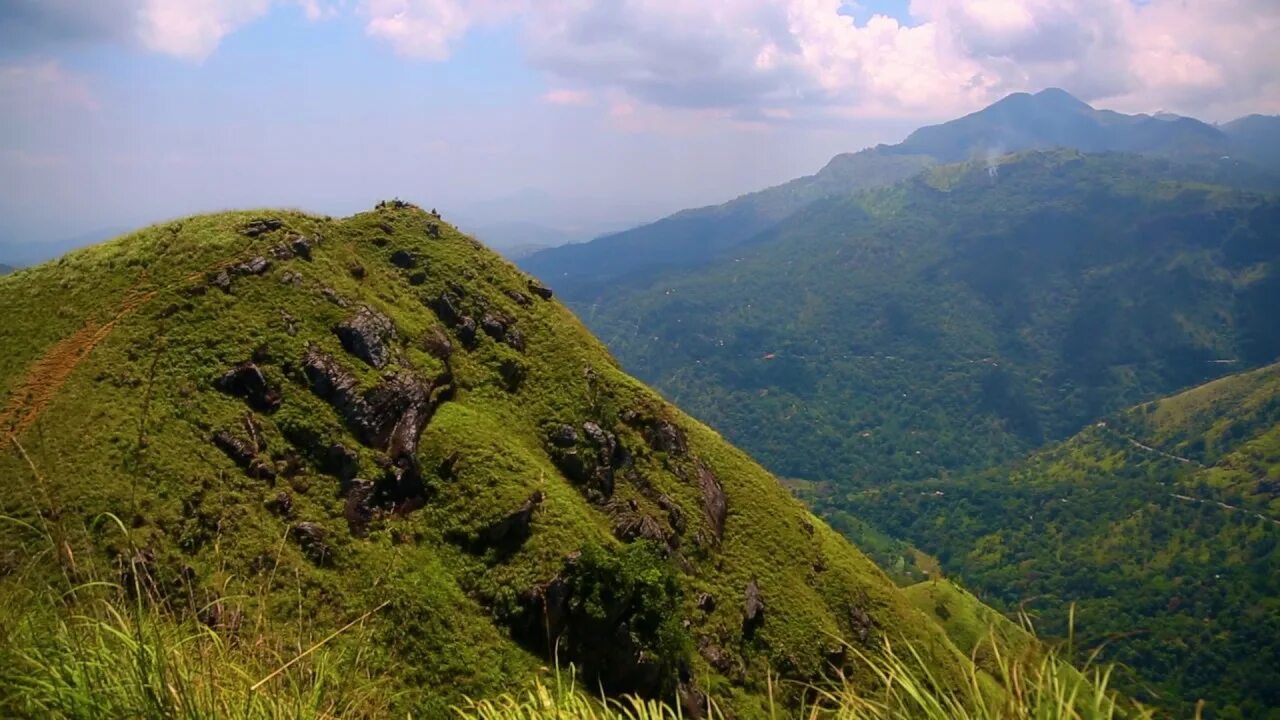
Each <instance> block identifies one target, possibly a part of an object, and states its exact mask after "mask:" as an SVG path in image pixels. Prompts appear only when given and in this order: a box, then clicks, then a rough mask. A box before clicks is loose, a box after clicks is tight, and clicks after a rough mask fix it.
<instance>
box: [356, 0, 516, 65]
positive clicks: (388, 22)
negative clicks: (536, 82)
mask: <svg viewBox="0 0 1280 720" xmlns="http://www.w3.org/2000/svg"><path fill="white" fill-rule="evenodd" d="M522 7H523V3H522V2H520V1H519V0H363V1H362V2H361V4H360V14H361V15H362V16H363V17H364V19H365V32H367V33H368V34H370V35H373V36H375V37H380V38H382V39H383V40H386V41H387V42H389V43H391V46H392V47H393V48H395V51H396V52H397V53H399V54H401V55H404V56H406V57H414V58H422V59H427V60H444V59H445V58H447V57H449V52H450V49H451V48H450V44H451V43H452V42H453V41H454V40H457V39H458V38H460V37H462V36H463V35H464V34H465V33H466V32H467V31H468V30H469V29H471V28H472V27H473V26H474V25H477V24H484V23H490V22H495V21H498V20H501V19H503V18H505V17H507V16H509V15H511V14H514V13H515V12H516V11H518V10H519V9H521V8H522Z"/></svg>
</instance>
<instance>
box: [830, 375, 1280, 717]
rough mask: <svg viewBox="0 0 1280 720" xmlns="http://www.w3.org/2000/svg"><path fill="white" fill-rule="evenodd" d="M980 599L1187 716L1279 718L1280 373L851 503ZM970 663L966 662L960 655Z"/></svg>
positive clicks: (874, 491)
mask: <svg viewBox="0 0 1280 720" xmlns="http://www.w3.org/2000/svg"><path fill="white" fill-rule="evenodd" d="M841 507H842V508H846V509H849V510H850V511H851V512H853V513H856V514H859V515H861V516H863V517H866V518H868V519H870V520H872V521H873V522H874V523H876V524H878V525H879V526H880V527H882V528H884V529H886V530H887V531H889V532H890V533H892V534H896V535H899V536H901V537H906V538H910V539H912V540H913V541H914V542H916V543H918V544H919V545H921V546H922V547H923V548H924V549H925V550H927V551H929V552H933V553H935V554H936V555H937V556H938V557H939V559H940V560H941V561H942V564H943V566H944V568H946V569H947V570H948V571H950V572H953V573H957V574H958V575H959V576H960V577H962V578H963V579H964V582H965V583H966V585H968V586H969V587H972V588H974V589H975V590H976V591H978V592H979V593H980V594H981V595H982V596H983V597H984V598H985V599H988V600H992V601H995V602H997V603H998V604H999V605H1000V606H1004V607H1007V608H1010V609H1013V608H1025V609H1027V610H1028V611H1031V612H1033V613H1036V614H1038V615H1039V623H1040V629H1041V630H1043V631H1047V632H1050V633H1054V634H1062V633H1065V631H1066V628H1065V626H1064V624H1063V620H1064V619H1065V617H1066V615H1065V610H1066V609H1067V608H1068V606H1069V605H1070V604H1072V603H1074V604H1075V605H1076V608H1077V615H1076V620H1077V624H1076V628H1075V631H1076V642H1077V645H1078V646H1079V647H1080V648H1082V654H1083V652H1087V651H1090V650H1092V649H1093V648H1095V647H1102V648H1103V657H1104V658H1106V659H1109V660H1114V661H1118V662H1121V663H1124V664H1125V665H1127V666H1129V667H1130V668H1131V669H1132V672H1131V673H1126V674H1125V681H1126V684H1127V686H1128V688H1129V689H1130V690H1132V691H1133V692H1134V693H1135V694H1137V695H1139V696H1141V697H1144V698H1147V699H1149V700H1152V701H1154V702H1156V703H1159V704H1162V705H1165V706H1166V707H1168V708H1170V709H1172V710H1174V711H1175V715H1176V716H1178V717H1184V716H1189V715H1190V713H1191V707H1192V705H1193V704H1194V703H1195V701H1196V700H1197V699H1200V698H1205V699H1207V700H1208V701H1209V703H1208V706H1207V713H1206V715H1205V717H1208V718H1269V717H1278V716H1280V666H1277V664H1276V662H1275V659H1276V657H1277V653H1280V574H1277V572H1276V569H1277V568H1278V567H1280V365H1271V366H1268V367H1266V368H1263V369H1260V370H1256V371H1253V372H1249V373H1244V374H1240V375H1233V376H1231V377H1227V378H1223V379H1220V380H1216V381H1214V382H1211V383H1208V384H1206V385H1202V386H1200V387H1197V388H1195V389H1193V390H1190V391H1187V392H1184V393H1181V394H1179V395H1175V396H1172V397H1169V398H1166V399H1163V400H1159V401H1156V402H1151V403H1146V404H1144V405H1139V406H1137V407H1135V408H1132V409H1130V410H1127V411H1125V412H1122V413H1119V414H1117V415H1113V416H1111V417H1108V418H1106V419H1105V420H1103V421H1100V422H1098V423H1096V424H1095V425H1093V426H1091V427H1089V428H1087V429H1086V430H1084V431H1083V432H1081V433H1080V434H1079V435H1076V436H1075V437H1073V438H1071V439H1070V440H1068V441H1066V442H1064V443H1061V444H1059V445H1056V446H1053V447H1050V448H1048V449H1046V450H1043V451H1041V452H1038V453H1036V454H1035V455H1033V456H1032V457H1031V458H1030V459H1028V460H1026V461H1024V462H1021V463H1018V464H1017V465H1016V466H1014V467H1012V468H1011V469H1009V470H1007V471H1006V470H993V471H988V472H985V473H982V474H979V475H976V476H971V477H958V478H953V479H948V480H938V481H933V482H929V483H925V484H920V483H912V484H891V485H887V486H882V487H875V488H867V489H865V490H863V491H862V492H859V493H853V494H850V495H848V496H847V497H845V498H844V499H843V501H842V502H841ZM961 647H962V648H963V647H964V646H963V644H961Z"/></svg>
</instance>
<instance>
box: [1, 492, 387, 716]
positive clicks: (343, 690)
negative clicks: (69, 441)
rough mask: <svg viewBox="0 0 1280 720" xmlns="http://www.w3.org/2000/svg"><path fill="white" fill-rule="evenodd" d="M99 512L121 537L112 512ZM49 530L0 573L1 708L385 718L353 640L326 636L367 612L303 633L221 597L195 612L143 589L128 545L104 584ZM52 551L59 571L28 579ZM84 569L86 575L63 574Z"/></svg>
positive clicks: (147, 586) (34, 712)
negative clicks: (42, 546) (41, 546)
mask: <svg viewBox="0 0 1280 720" xmlns="http://www.w3.org/2000/svg"><path fill="white" fill-rule="evenodd" d="M104 519H105V520H107V521H108V522H109V524H110V525H112V526H114V527H116V528H118V529H119V530H120V531H121V532H122V533H124V535H125V536H126V538H127V537H128V532H127V531H126V530H125V529H124V526H123V524H121V523H120V522H119V520H118V519H117V518H114V517H107V518H104ZM9 522H10V523H12V522H13V521H12V520H9ZM26 529H28V530H31V531H35V532H40V531H39V530H37V529H36V528H34V527H30V526H27V528H26ZM59 534H61V533H55V532H53V531H52V529H51V528H46V532H45V533H44V537H45V539H46V541H47V549H46V550H45V551H44V552H38V553H34V554H33V555H32V556H31V557H30V558H29V559H28V562H27V565H26V566H25V567H23V568H21V569H20V570H19V571H18V573H16V574H17V575H19V576H28V577H26V578H25V580H27V581H26V582H3V583H0V618H3V620H2V621H0V715H2V716H4V717H14V718H28V717H29V718H86V719H89V718H104V717H112V718H192V719H194V718H334V717H343V718H374V717H386V716H387V714H388V712H389V709H390V708H389V705H388V702H387V699H388V695H389V693H388V692H387V689H386V688H385V687H383V686H384V685H385V683H384V682H383V681H382V680H380V679H379V678H378V677H377V676H376V675H374V674H373V673H372V672H370V670H371V668H370V667H368V665H367V663H365V662H364V661H363V657H362V652H361V651H360V649H359V648H358V647H355V646H353V645H352V644H350V643H348V644H345V645H342V646H330V645H329V643H328V641H329V640H331V639H332V638H333V637H335V636H336V635H337V634H339V633H351V634H355V635H359V634H360V633H361V631H362V629H363V623H364V621H365V620H366V619H367V618H368V615H369V614H366V615H365V616H362V617H360V618H357V619H356V620H354V621H353V622H351V623H349V624H348V625H347V626H345V627H343V628H342V629H341V630H340V631H339V632H338V633H333V634H330V635H329V636H327V637H324V638H316V639H314V641H312V638H311V637H310V635H311V633H312V632H313V631H312V630H311V629H310V628H309V627H306V626H304V625H303V624H301V623H299V624H298V625H297V626H295V627H291V628H273V627H270V626H269V622H270V621H269V620H268V618H267V617H266V615H265V614H260V615H259V616H257V617H255V618H248V619H245V618H241V617H239V616H238V615H236V616H231V615H227V614H225V611H223V610H222V608H223V607H224V606H223V600H224V599H222V598H220V599H219V600H217V601H214V602H212V603H209V604H207V605H205V606H204V607H200V608H197V609H196V612H195V613H194V615H195V616H197V617H203V618H204V622H200V621H197V620H196V619H195V618H193V617H191V614H190V613H185V612H183V611H182V610H181V609H179V608H176V607H174V606H173V605H171V604H170V603H169V602H168V601H163V600H160V599H159V598H158V597H157V596H156V595H155V594H154V592H153V589H152V587H151V581H150V578H149V576H148V572H149V571H148V569H147V568H146V567H145V566H144V564H143V563H142V562H141V561H140V560H137V559H136V558H141V557H142V556H141V555H138V554H137V552H138V551H137V548H136V547H131V550H132V551H133V553H134V554H132V555H130V557H131V558H135V559H131V560H130V561H129V564H128V567H127V571H122V572H121V573H119V575H120V576H123V577H126V578H128V579H129V580H128V581H126V582H125V583H120V582H111V581H108V580H107V579H104V577H105V576H100V574H99V570H89V569H88V568H87V567H86V566H85V565H77V564H76V563H75V561H74V559H73V556H72V555H71V554H70V553H61V552H56V550H57V548H58V547H62V546H63V545H62V544H61V543H60V542H59V541H58V540H56V539H55V537H56V536H57V535H59ZM65 547H69V545H65ZM55 558H56V560H55ZM51 560H53V561H54V564H56V565H58V566H59V569H60V570H61V572H60V574H59V579H57V580H54V581H50V582H46V583H43V584H41V583H37V582H31V581H30V580H31V577H30V576H34V575H36V574H38V573H39V568H40V567H41V566H46V565H47V564H48V563H49V562H50V561H51ZM83 573H88V574H89V576H90V577H91V578H93V579H88V580H85V581H83V582H75V581H73V577H75V576H77V575H80V574H83ZM12 579H13V578H12V577H10V578H6V580H12ZM73 582H74V584H73ZM228 607H229V605H228ZM285 638H291V639H292V642H290V641H286V640H285Z"/></svg>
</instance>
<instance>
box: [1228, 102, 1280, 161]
mask: <svg viewBox="0 0 1280 720" xmlns="http://www.w3.org/2000/svg"><path fill="white" fill-rule="evenodd" d="M1219 129H1220V130H1222V132H1223V133H1225V134H1226V136H1227V138H1229V139H1230V142H1231V152H1232V153H1234V154H1235V155H1237V156H1239V157H1240V158H1243V159H1246V160H1250V161H1252V162H1256V163H1258V164H1260V165H1264V166H1267V167H1280V115H1247V116H1245V117H1242V118H1240V119H1238V120H1233V121H1231V122H1229V123H1226V124H1225V125H1222V126H1221V127H1220V128H1219Z"/></svg>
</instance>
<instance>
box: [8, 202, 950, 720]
mask: <svg viewBox="0 0 1280 720" xmlns="http://www.w3.org/2000/svg"><path fill="white" fill-rule="evenodd" d="M0 345H3V347H4V348H5V352H4V353H3V354H0V397H3V398H4V399H3V404H2V405H0V407H2V408H3V409H0V433H3V435H2V436H0V515H3V516H5V518H6V519H5V521H4V522H0V562H2V565H0V598H4V599H5V601H4V602H3V603H0V608H3V617H0V632H2V633H3V637H4V642H3V643H2V644H3V645H4V646H5V647H7V648H10V649H11V650H13V649H16V650H17V652H18V653H19V655H20V656H21V657H26V658H31V657H56V656H58V653H59V652H60V650H59V648H58V647H54V644H55V643H56V642H60V641H58V640H56V638H59V637H62V636H63V635H60V634H59V633H56V632H52V631H50V632H46V631H44V630H42V628H46V627H53V626H54V621H52V620H49V618H50V617H51V615H50V613H53V612H54V611H56V610H57V608H53V607H50V606H49V605H48V603H49V598H50V597H54V598H61V599H60V600H59V601H58V602H59V604H61V603H67V602H70V603H81V602H84V603H85V605H84V609H83V611H76V612H73V613H72V614H73V615H79V614H81V612H83V614H85V615H90V614H92V613H90V612H89V607H90V605H89V604H88V601H82V600H81V599H80V598H81V597H82V595H84V594H85V593H91V592H96V591H95V590H94V588H99V587H100V585H98V583H106V584H108V585H110V586H117V585H118V586H121V587H123V588H124V589H125V591H127V592H132V593H133V595H134V596H137V597H141V598H144V599H146V600H147V602H148V604H149V605H151V606H154V607H156V608H159V609H160V611H163V612H164V613H166V614H167V616H171V617H173V618H175V622H178V623H195V622H201V623H203V624H204V625H205V626H207V628H208V629H209V631H210V632H211V633H212V634H213V636H214V637H215V638H217V639H218V640H217V642H216V643H215V644H214V645H213V646H211V647H214V648H217V647H230V648H277V649H279V650H280V652H279V654H278V657H280V658H287V657H289V656H291V655H294V654H298V653H301V652H302V651H303V650H305V649H306V648H308V647H310V646H312V645H313V643H316V642H318V641H321V640H323V639H325V638H326V637H329V636H330V634H331V633H333V632H335V631H337V630H339V629H342V628H344V627H348V628H350V627H357V626H358V631H344V632H341V633H339V634H338V635H337V636H335V637H333V638H332V639H330V640H329V641H328V642H327V643H326V644H325V645H324V648H325V653H326V656H328V657H333V658H339V659H341V658H349V657H352V656H353V655H358V656H359V658H360V664H359V667H360V672H361V674H362V676H367V677H371V678H378V679H379V680H378V682H379V685H378V688H379V695H378V700H379V702H378V703H376V704H373V705H370V706H369V707H370V708H372V709H370V710H369V712H371V713H374V714H378V713H381V712H383V711H385V712H387V713H388V714H399V715H400V716H403V714H404V713H405V712H413V713H414V714H416V715H418V716H422V717H439V716H441V715H442V714H443V713H444V712H445V711H446V709H447V708H448V707H449V706H450V705H451V704H454V703H457V702H460V701H461V700H462V698H463V696H464V695H465V696H471V697H484V696H487V695H491V694H493V693H496V692H499V691H503V690H509V689H511V688H513V687H520V686H521V685H522V684H523V683H525V682H526V681H527V680H529V679H530V678H532V677H533V676H534V675H535V674H537V673H538V672H539V668H540V667H545V666H547V665H550V664H551V663H552V662H553V661H558V662H560V663H562V664H565V663H569V662H572V663H575V664H577V665H578V666H579V669H580V673H581V677H582V678H583V679H584V681H585V682H586V684H587V686H588V687H600V686H603V687H604V688H605V689H606V690H607V691H609V692H611V693H623V692H628V693H638V694H640V695H642V696H654V697H662V698H669V699H672V700H673V701H675V700H679V701H680V702H681V703H683V704H685V705H686V706H687V708H688V710H689V711H690V712H692V711H693V709H694V708H695V707H696V706H699V704H700V698H702V696H703V693H709V694H710V695H712V696H713V697H715V698H716V700H717V701H718V702H719V703H720V704H721V706H722V707H725V708H727V709H731V710H732V711H733V712H734V714H735V715H736V716H737V717H740V718H750V717H758V716H760V715H762V714H763V713H764V712H765V708H766V707H767V700H766V697H767V695H768V688H769V685H768V682H767V679H768V678H770V677H772V679H773V683H774V687H773V692H774V695H775V698H776V700H777V701H778V702H780V703H782V705H783V706H788V705H792V704H794V703H796V702H798V700H799V695H800V689H799V688H800V686H798V685H796V684H794V683H792V682H786V681H799V682H809V681H813V680H816V679H819V678H822V677H826V676H828V675H829V674H830V673H832V672H834V671H836V670H844V671H845V672H848V673H849V677H850V678H851V680H852V681H853V682H854V683H855V684H856V683H870V682H872V680H871V678H870V675H869V674H866V673H860V672H859V671H858V670H857V669H856V667H855V663H854V660H855V654H854V653H853V652H850V651H848V648H857V649H858V651H859V652H862V653H866V654H868V655H870V656H876V655H877V654H878V653H880V652H881V651H882V649H883V647H884V646H883V640H884V639H893V640H895V641H900V642H906V643H909V645H910V647H912V648H913V649H914V650H913V652H916V653H919V654H920V656H921V657H922V658H924V660H925V661H926V662H927V665H928V667H929V668H930V671H931V672H932V673H933V675H934V677H935V678H936V679H937V680H938V681H939V682H941V683H942V684H943V685H946V684H947V683H958V684H963V683H964V682H965V680H964V678H965V667H966V666H967V664H968V663H967V660H966V659H965V657H964V656H963V654H962V653H960V652H959V651H957V649H956V648H955V646H954V645H953V643H951V642H950V640H949V639H948V638H947V636H946V634H945V632H944V631H943V629H942V628H941V627H940V626H939V625H938V624H936V623H934V622H932V620H931V619H930V618H929V616H928V615H927V614H926V613H924V612H922V611H920V610H919V609H917V608H916V607H914V606H913V604H912V603H911V602H910V600H909V598H908V597H906V596H904V594H903V593H902V592H900V591H899V590H898V589H897V588H896V587H895V586H894V585H893V583H892V582H890V581H889V579H888V578H887V577H886V576H885V575H884V574H883V573H882V572H881V571H879V570H878V569H877V568H876V567H875V566H874V565H873V564H872V563H871V562H870V561H869V560H868V559H867V558H866V557H864V556H863V555H862V554H860V553H859V552H857V551H856V550H854V549H853V548H852V547H851V546H850V545H849V544H848V543H847V542H846V541H844V540H843V539H842V538H841V537H840V536H839V535H838V534H836V533H835V532H834V531H832V530H831V529H829V528H828V527H827V526H826V525H825V524H823V523H822V522H820V521H817V520H815V519H814V518H813V517H812V516H811V515H810V514H809V513H808V512H807V511H806V510H805V509H804V508H803V507H802V506H801V505H800V504H799V503H798V502H797V501H795V500H793V499H792V498H791V497H790V495H789V494H788V492H787V491H786V490H785V489H784V488H783V487H782V486H780V485H779V483H778V482H777V481H776V480H775V479H774V478H773V477H772V476H771V475H770V474H769V473H767V472H765V471H764V470H763V469H761V468H760V467H759V466H758V465H756V464H755V463H754V462H753V461H752V460H751V459H750V458H749V457H748V456H747V455H745V454H744V453H742V452H741V451H739V450H737V449H735V448H734V447H732V446H730V445H729V444H728V443H726V442H725V441H724V440H722V439H721V438H720V437H719V436H718V435H717V434H716V433H714V432H712V431H711V430H709V429H708V428H706V427H705V426H703V425H701V424H699V423H697V422H695V421H693V420H691V419H690V418H688V417H687V416H685V415H683V414H682V413H680V412H679V411H678V410H676V409H675V408H674V407H672V406H671V405H669V404H667V403H666V402H664V401H662V400H661V399H660V398H659V397H658V396H657V395H656V394H655V393H653V392H652V391H651V390H649V389H648V388H646V387H645V386H644V385H642V384H641V383H639V382H638V381H636V380H634V379H632V378H630V377H629V376H627V375H626V374H625V373H623V372H622V371H621V370H620V369H619V367H618V365H617V364H616V363H615V362H614V360H613V359H612V358H611V357H610V356H609V354H608V353H607V352H606V351H605V350H604V348H603V346H602V345H601V344H600V343H599V342H597V341H596V340H595V339H594V338H593V337H592V336H591V334H590V333H589V332H587V331H586V330H585V329H584V328H583V326H582V325H580V324H579V323H578V322H577V320H576V319H575V318H574V317H573V316H572V315H571V314H570V313H569V312H568V311H567V310H566V309H565V308H564V307H563V306H561V305H560V304H559V303H558V302H557V301H556V300H554V299H550V292H549V291H547V290H546V289H545V288H543V287H542V286H541V285H538V284H537V283H536V282H534V281H531V280H530V279H529V278H528V277H527V276H525V275H523V274H522V273H520V272H519V271H517V270H516V269H515V268H513V267H512V266H510V265H509V264H507V263H506V262H505V261H503V260H501V259H500V258H498V257H497V256H496V255H494V254H493V253H491V252H489V251H487V250H485V249H483V248H482V247H480V246H479V245H478V244H476V243H475V242H474V241H472V240H471V239H469V238H467V237H465V236H463V235H461V234H460V233H458V232H457V231H456V230H455V229H453V228H452V227H450V226H449V225H448V224H446V223H443V222H442V221H441V220H440V219H439V218H438V216H434V215H432V214H429V213H426V212H424V211H422V210H420V209H418V208H416V207H413V206H410V205H406V204H403V203H400V202H398V201H396V202H391V203H384V204H380V206H379V207H378V208H377V209H375V210H373V211H371V212H366V213H362V214H359V215H356V216H353V217H350V218H346V219H342V220H335V219H330V218H321V217H313V216H308V215H303V214H300V213H296V212H287V211H259V212H239V213H226V214H220V215H207V216H199V217H192V218H187V219H183V220H178V221H174V222H170V223H164V224H160V225H156V226H153V227H150V228H147V229H144V230H141V231H138V232H136V233H133V234H130V235H127V236H124V237H121V238H119V239H117V240H114V241H112V242H109V243H106V244H103V245H100V246H96V247H92V248H88V249H85V250H82V251H78V252H75V253H72V254H70V255H68V256H66V257H64V258H62V259H60V260H58V261H56V262H52V263H48V264H45V265H41V266H38V267H35V268H31V269H27V270H25V271H23V272H21V273H18V274H16V275H10V276H6V277H4V278H3V279H0ZM107 514H110V515H107ZM112 518H118V522H117V521H116V520H114V519H112ZM86 583H87V584H88V585H87V586H86ZM77 588H79V589H77ZM58 612H60V611H58ZM353 621H358V623H353ZM71 622H72V623H73V625H74V621H71ZM126 636H127V633H126ZM107 637H114V636H112V635H111V634H110V633H108V636H107ZM845 643H848V644H847V645H846V644H845ZM59 647H60V646H59ZM289 648H292V650H289ZM73 656H74V653H73ZM209 657H213V658H216V657H220V656H219V655H216V654H215V655H212V656H209ZM206 660H208V658H206ZM24 662H25V661H24ZM269 666H270V664H269V663H268V664H266V665H263V666H261V667H263V668H265V667H269ZM251 667H259V666H258V665H253V666H251ZM342 667H343V666H342V665H338V670H337V671H336V672H331V673H328V674H326V675H324V677H333V676H339V677H340V676H342V675H343V673H342V670H341V668H342ZM245 672H246V673H247V672H249V671H247V670H246V671H245ZM0 677H5V678H9V679H10V680H11V679H12V678H11V676H8V675H4V676H0ZM779 680H782V681H784V682H781V683H779ZM317 682H319V681H317ZM8 683H9V681H8V680H6V681H5V683H4V684H3V685H0V690H2V691H3V692H2V693H0V707H4V708H7V712H6V714H20V715H21V714H29V713H30V714H40V713H39V712H36V711H35V710H33V708H31V707H28V706H26V705H24V703H25V702H26V700H24V698H26V697H28V695H27V694H26V693H25V692H23V691H21V690H20V689H19V687H18V686H15V685H12V684H8ZM162 686H163V684H162ZM316 692H317V693H322V692H323V687H322V686H320V685H317V688H316Z"/></svg>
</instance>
